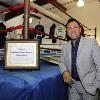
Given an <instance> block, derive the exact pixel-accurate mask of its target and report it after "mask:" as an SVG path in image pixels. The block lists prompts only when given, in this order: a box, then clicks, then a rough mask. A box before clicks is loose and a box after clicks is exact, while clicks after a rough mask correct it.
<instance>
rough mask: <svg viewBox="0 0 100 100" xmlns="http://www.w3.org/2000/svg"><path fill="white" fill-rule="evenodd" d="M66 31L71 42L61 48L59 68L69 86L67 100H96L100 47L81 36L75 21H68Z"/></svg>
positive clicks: (91, 39)
mask: <svg viewBox="0 0 100 100" xmlns="http://www.w3.org/2000/svg"><path fill="white" fill-rule="evenodd" d="M66 29H67V33H68V35H69V37H70V38H71V40H70V41H69V42H67V43H66V44H65V45H64V47H63V48H62V54H61V57H60V63H59V68H60V71H61V74H62V76H63V80H64V82H65V83H66V84H68V86H69V100H96V90H97V88H99V87H100V47H99V46H98V44H97V42H96V40H95V39H94V38H87V37H83V36H81V25H80V23H79V22H78V21H77V20H76V19H72V18H71V19H69V20H68V22H67V24H66Z"/></svg>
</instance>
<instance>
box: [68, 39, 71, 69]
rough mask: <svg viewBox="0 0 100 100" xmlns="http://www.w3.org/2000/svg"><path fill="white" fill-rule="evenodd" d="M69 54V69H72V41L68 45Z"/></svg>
mask: <svg viewBox="0 0 100 100" xmlns="http://www.w3.org/2000/svg"><path fill="white" fill-rule="evenodd" d="M68 54H69V56H68V57H69V65H70V66H69V67H71V41H70V42H69V44H68Z"/></svg>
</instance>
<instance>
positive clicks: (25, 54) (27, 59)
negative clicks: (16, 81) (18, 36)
mask: <svg viewBox="0 0 100 100" xmlns="http://www.w3.org/2000/svg"><path fill="white" fill-rule="evenodd" d="M39 49H40V47H39V42H38V41H35V40H7V41H6V43H5V67H4V69H39V59H40V56H39Z"/></svg>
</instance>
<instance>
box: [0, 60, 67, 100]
mask: <svg viewBox="0 0 100 100" xmlns="http://www.w3.org/2000/svg"><path fill="white" fill-rule="evenodd" d="M0 100H67V86H66V85H65V84H64V82H63V80H62V76H61V74H60V72H59V69H58V66H57V65H54V64H50V63H47V62H41V63H40V70H38V71H36V70H35V71H34V70H33V71H25V70H21V71H18V70H17V71H14V70H13V71H8V70H3V68H2V66H0Z"/></svg>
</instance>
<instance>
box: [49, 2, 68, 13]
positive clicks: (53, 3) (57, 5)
mask: <svg viewBox="0 0 100 100" xmlns="http://www.w3.org/2000/svg"><path fill="white" fill-rule="evenodd" d="M48 2H49V3H51V4H52V5H54V6H55V7H56V8H58V9H59V10H61V11H63V12H66V10H67V9H66V8H65V7H63V5H61V4H60V3H58V2H57V0H48Z"/></svg>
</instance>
